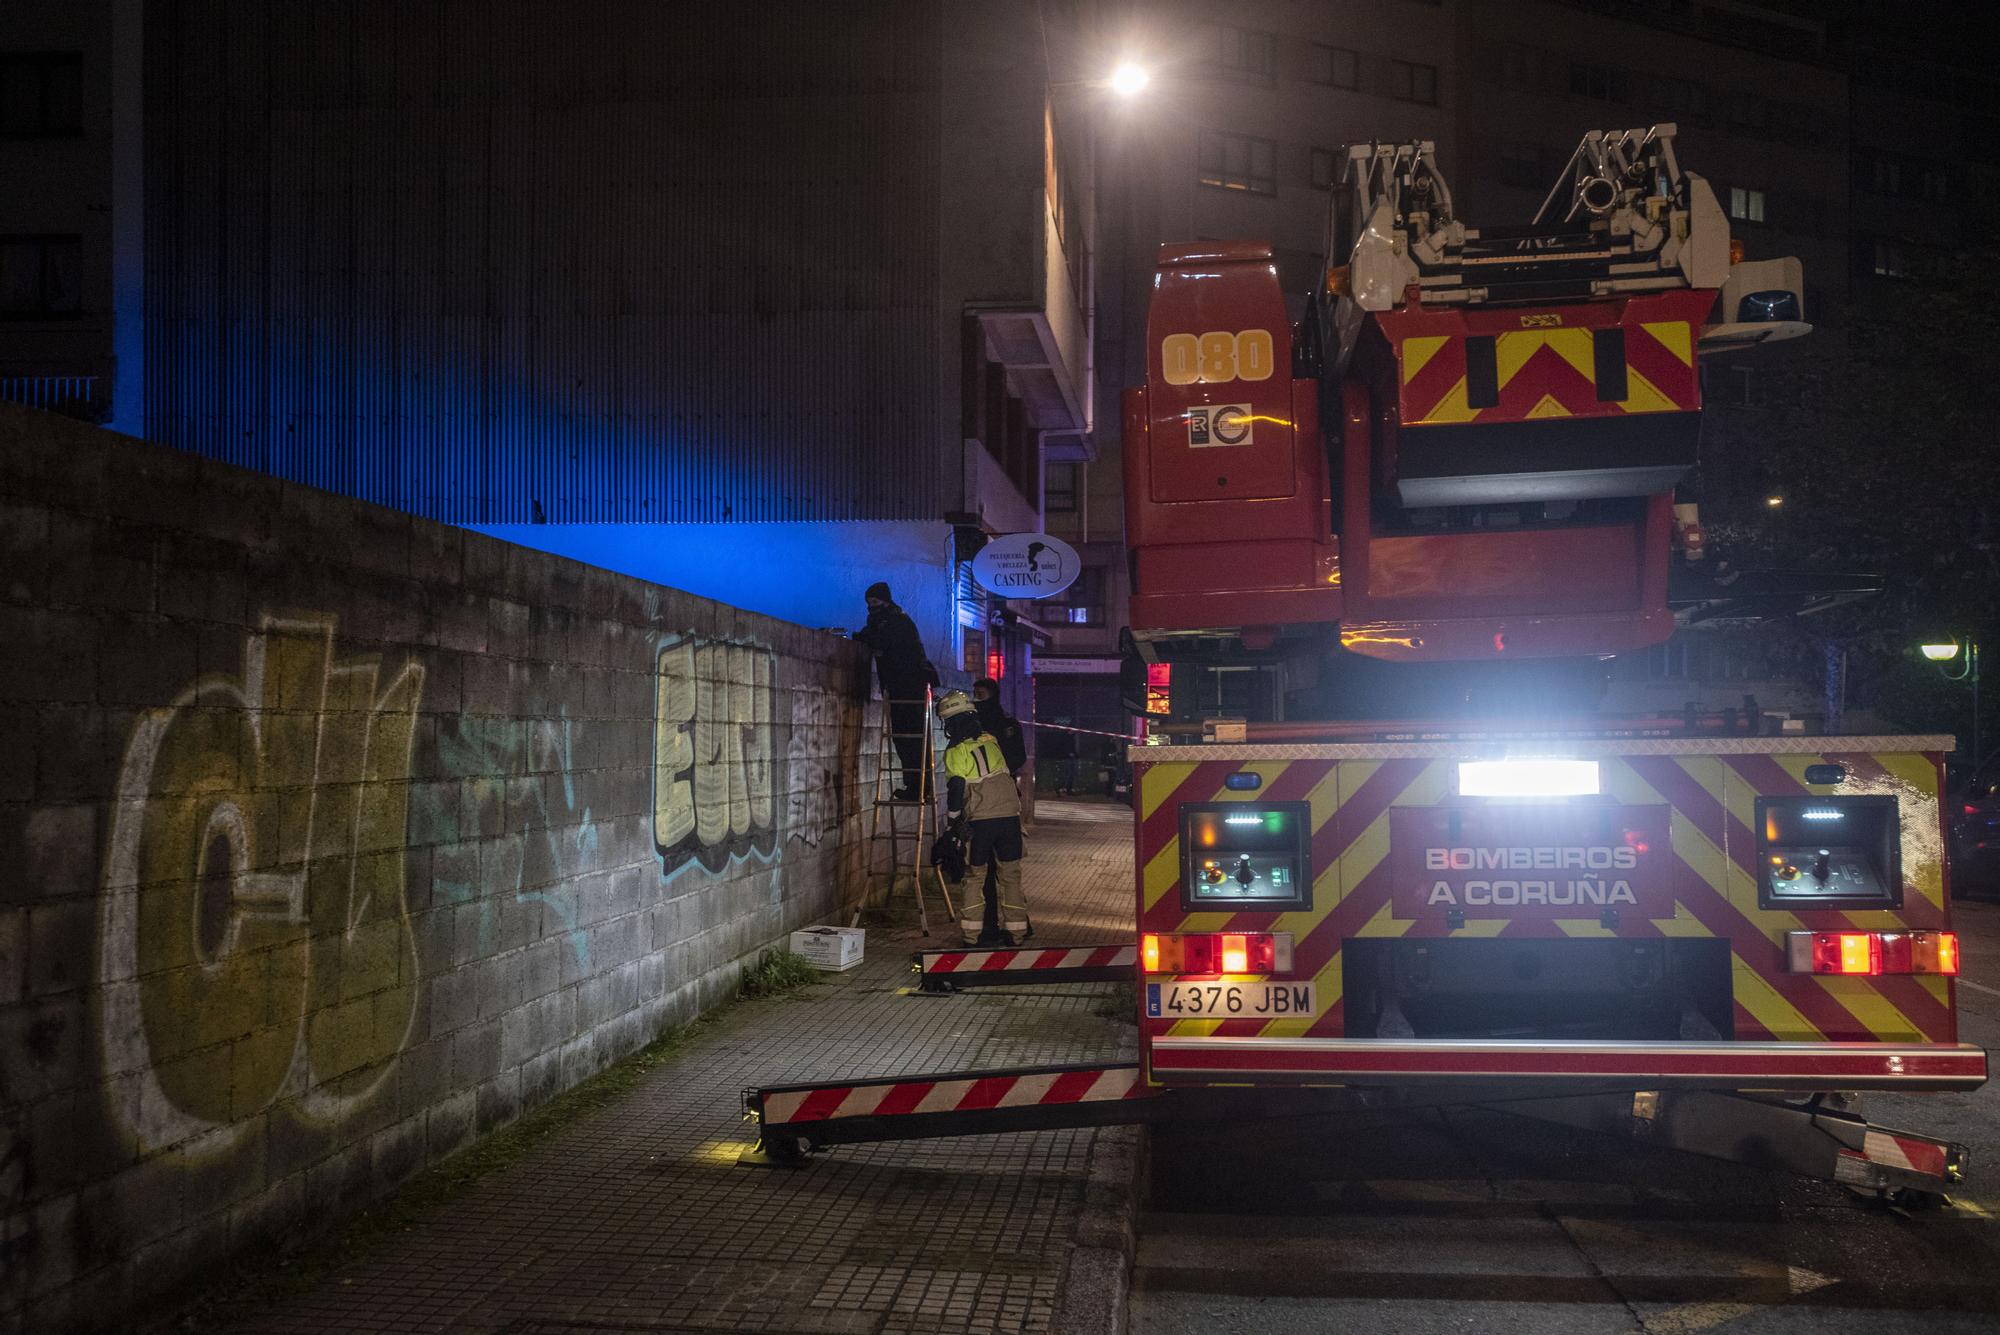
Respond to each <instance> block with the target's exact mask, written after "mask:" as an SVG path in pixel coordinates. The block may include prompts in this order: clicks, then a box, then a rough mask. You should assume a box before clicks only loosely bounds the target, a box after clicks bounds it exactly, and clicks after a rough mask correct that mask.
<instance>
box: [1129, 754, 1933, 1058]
mask: <svg viewBox="0 0 2000 1335" xmlns="http://www.w3.org/2000/svg"><path fill="white" fill-rule="evenodd" d="M1870 740H1874V741H1886V740H1887V739H1870ZM1821 744H1822V745H1824V746H1825V747H1826V748H1827V749H1826V750H1825V751H1815V750H1809V749H1807V747H1806V746H1803V745H1799V744H1797V742H1796V740H1793V741H1791V742H1789V743H1788V744H1787V745H1786V746H1785V747H1775V746H1763V747H1758V746H1755V745H1746V746H1724V745H1717V744H1714V743H1709V744H1706V745H1705V744H1704V743H1702V742H1700V741H1697V740H1692V739H1688V740H1682V739H1674V740H1659V741H1635V742H1622V743H1616V744H1606V745H1604V746H1603V747H1602V748H1601V749H1600V751H1599V752H1598V753H1597V754H1599V755H1601V756H1602V774H1603V786H1604V792H1603V796H1602V798H1601V799H1600V800H1602V801H1604V802H1606V803H1617V804H1622V805H1623V806H1624V807H1625V808H1626V809H1630V810H1637V809H1664V813H1665V819H1666V822H1667V826H1668V829H1669V835H1668V841H1669V843H1670V845H1671V848H1670V857H1669V858H1668V859H1667V860H1666V861H1665V871H1664V877H1665V884H1664V886H1663V890H1664V897H1663V898H1661V899H1658V900H1656V901H1647V902H1648V904H1649V905H1650V907H1649V908H1648V910H1647V911H1646V912H1645V913H1640V912H1636V911H1627V912H1625V913H1624V914H1623V915H1621V916H1618V917H1617V918H1616V920H1615V925H1607V924H1608V923H1611V922H1612V920H1611V919H1608V918H1606V917H1604V916H1602V915H1598V914H1595V913H1590V914H1588V915H1586V914H1585V913H1579V912H1577V911H1575V910H1570V911H1568V912H1564V911H1563V910H1561V909H1557V908H1552V907H1541V908H1535V909H1523V910H1521V911H1518V912H1512V913H1511V914H1510V915H1509V916H1494V917H1485V918H1481V917H1477V916H1470V915H1468V916H1467V917H1466V918H1465V919H1464V921H1463V922H1461V923H1459V924H1457V925H1456V926H1448V925H1447V924H1446V923H1445V922H1443V921H1442V920H1441V919H1439V918H1432V917H1404V916H1399V915H1398V905H1397V898H1396V894H1395V890H1396V884H1397V874H1398V872H1397V863H1396V860H1395V859H1394V858H1393V857H1392V848H1391V844H1392V837H1391V827H1392V824H1393V823H1394V822H1393V819H1392V818H1393V817H1394V816H1395V813H1396V812H1398V811H1409V810H1410V809H1412V808H1438V807H1442V808H1446V809H1448V810H1449V809H1465V807H1466V805H1467V800H1466V799H1461V798H1458V797H1457V796H1455V794H1454V790H1453V777H1452V776H1453V774H1454V772H1455V771H1454V763H1455V759H1454V757H1456V756H1457V754H1458V753H1457V752H1456V751H1454V750H1453V748H1452V747H1451V746H1450V745H1449V744H1440V743H1417V744H1408V745H1402V746H1382V747H1375V748H1369V747H1366V746H1360V745H1345V746H1322V747H1312V746H1291V747H1272V746H1262V747H1260V746H1246V747H1241V748H1233V749H1228V750H1225V749H1223V748H1215V747H1204V748H1202V749H1201V750H1200V751H1196V752H1193V753H1192V754H1193V756H1195V757H1199V758H1191V759H1189V760H1185V761H1183V760H1180V759H1179V758H1177V757H1176V758H1175V759H1172V760H1167V759H1161V760H1152V759H1151V757H1150V756H1145V755H1141V756H1139V757H1137V758H1138V759H1139V761H1140V766H1141V770H1140V775H1139V791H1138V801H1137V808H1138V811H1137V832H1138V849H1137V852H1138V909H1139V922H1140V930H1141V931H1142V932H1162V933H1165V932H1216V931H1247V932H1285V933H1290V934H1291V935H1292V937H1293V940H1294V951H1293V959H1294V968H1293V971H1292V974H1291V975H1290V976H1291V977H1292V978H1294V979H1300V980H1304V979H1310V980H1311V981H1312V982H1313V984H1314V991H1315V996H1316V1001H1317V1014H1314V1015H1310V1016H1284V1017H1279V1018H1272V1019H1257V1020H1243V1019H1220V1020H1218V1019H1147V1018H1144V1017H1142V1019H1141V1023H1142V1025H1143V1026H1144V1027H1145V1032H1146V1034H1147V1036H1148V1038H1149V1039H1153V1038H1168V1037H1171V1038H1173V1039H1175V1040H1180V1039H1185V1038H1199V1037H1203V1036H1214V1037H1218V1038H1232V1037H1233V1038H1252V1037H1254V1038H1268V1039H1282V1038H1337V1037H1341V1036H1343V1035H1344V1034H1345V1023H1344V1019H1345V1016H1344V1007H1343V1004H1342V1001H1343V996H1342V994H1343V982H1344V979H1343V967H1342V966H1343V958H1342V948H1343V946H1344V945H1345V944H1346V943H1347V942H1349V941H1354V940H1366V939H1371V938H1385V937H1413V938H1416V937H1427V936H1428V937H1445V936H1450V937H1454V938H1457V939H1464V938H1467V937H1509V938H1524V937H1540V938H1585V937H1614V938H1625V939H1634V940H1640V939H1659V938H1662V937H1700V938H1709V939H1719V940H1725V941H1727V942H1728V946H1729V953H1728V954H1729V971H1730V984H1731V992H1732V995H1733V1008H1734V1033H1733V1035H1729V1037H1732V1038H1734V1039H1735V1040H1738V1041H1754V1040H1763V1041H1770V1040H1780V1041H1786V1042H1819V1043H1826V1042H1885V1043H1918V1044H1922V1043H1933V1044H1948V1043H1953V1042H1955V1041H1956V1037H1957V1033H1956V1023H1955V1018H1954V1011H1953V1004H1952V994H1951V987H1952V982H1951V980H1950V979H1948V978H1944V977H1937V976H1916V975H1902V976H1888V975H1883V976H1872V977H1871V976H1825V975H1817V974H1799V973H1792V972H1789V971H1788V969H1787V966H1786V960H1785V954H1784V941H1785V933H1786V932H1788V931H1797V930H1814V931H1829V930H1841V929H1858V930H1873V931H1886V930H1913V931H1914V930H1936V929H1942V928H1944V927H1946V926H1947V925H1948V920H1947V912H1946V906H1945V900H1944V881H1943V846H1942V833H1941V829H1942V827H1941V824H1940V812H1939V805H1938V795H1939V787H1938V772H1939V770H1938V766H1939V758H1938V756H1937V755H1935V754H1931V753H1924V752H1917V751H1909V750H1888V749H1879V748H1878V749H1871V748H1870V747H1868V746H1867V745H1865V744H1864V745H1863V746H1862V747H1859V748H1856V749H1840V748H1845V747H1853V746H1854V743H1853V742H1852V741H1848V740H1843V741H1840V742H1833V741H1824V742H1822V743H1821ZM1829 763H1834V764H1840V765H1842V766H1843V767H1844V768H1845V770H1846V772H1847V774H1848V776H1849V777H1848V778H1847V780H1846V781H1845V783H1844V784H1843V786H1842V787H1841V788H1840V792H1841V793H1843V794H1881V795H1893V796H1894V797H1895V798H1896V800H1897V803H1898V806H1899V809H1900V813H1901V828H1902V838H1903V846H1902V850H1901V853H1902V877H1903V880H1904V883H1905V893H1904V896H1903V902H1902V905H1901V907H1900V908H1897V909H1895V910H1887V909H1881V910H1844V911H1832V910H1824V909H1815V910H1799V911H1788V910H1785V909H1766V908H1760V907H1759V903H1758V885H1759V877H1758V869H1757V868H1756V867H1755V865H1754V863H1755V856H1756V854H1755V849H1756V839H1755V830H1754V825H1755V821H1756V809H1757V799H1758V798H1759V797H1782V796H1793V795H1811V794H1815V793H1817V794H1824V793H1826V792H1828V791H1829V790H1828V789H1826V788H1815V787H1814V786H1812V785H1810V784H1808V783H1806V781H1805V771H1806V769H1807V768H1808V767H1809V766H1813V765H1821V764H1829ZM1244 771H1252V772H1255V773H1256V774H1257V775H1258V777H1259V786H1258V787H1257V788H1255V789H1251V790H1239V789H1236V788H1232V787H1229V786H1227V783H1226V781H1227V780H1228V779H1229V776H1230V775H1232V774H1235V773H1239V772H1244ZM1233 801H1248V802H1274V801H1293V802H1301V801H1302V802H1305V803H1306V804H1307V809H1308V811H1309V813H1310V817H1309V819H1310V824H1311V831H1310V845H1309V847H1310V867H1311V874H1312V880H1313V884H1312V896H1311V906H1310V907H1309V908H1305V909H1290V910H1284V911H1275V910H1274V911H1261V912H1251V911H1245V912H1234V913H1221V912H1204V911H1190V910H1187V909H1185V908H1184V907H1183V895H1182V886H1181V880H1180V878H1181V861H1182V859H1181V850H1180V844H1179V823H1178V812H1179V809H1180V807H1181V806H1182V805H1183V804H1187V803H1223V802H1233Z"/></svg>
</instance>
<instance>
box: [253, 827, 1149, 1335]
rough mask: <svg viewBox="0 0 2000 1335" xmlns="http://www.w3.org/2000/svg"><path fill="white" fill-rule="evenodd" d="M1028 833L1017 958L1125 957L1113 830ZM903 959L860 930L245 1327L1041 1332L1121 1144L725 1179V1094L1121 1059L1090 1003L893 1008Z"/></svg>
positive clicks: (1087, 991) (512, 1333)
mask: <svg viewBox="0 0 2000 1335" xmlns="http://www.w3.org/2000/svg"><path fill="white" fill-rule="evenodd" d="M1036 814H1037V818H1038V819H1037V822H1036V827H1035V829H1034V830H1033V831H1032V833H1031V834H1030V838H1029V844H1028V866H1027V867H1026V869H1025V876H1024V882H1025V887H1026V890H1027V893H1028V895H1029V901H1030V904H1031V906H1032V908H1033V911H1034V914H1035V925H1036V935H1037V938H1038V940H1039V941H1044V942H1048V943H1052V944H1053V943H1067V942H1076V943H1090V942H1100V941H1118V940H1129V939H1131V935H1132V931H1133V928H1132V900H1131V896H1132V889H1131V886H1132V870H1131V867H1132V863H1131V859H1132V853H1131V820H1132V817H1131V813H1130V811H1129V810H1128V809H1126V808H1124V807H1121V806H1099V805H1094V804H1088V803H1075V802H1044V803H1042V804H1041V806H1040V809H1039V810H1038V811H1037V813H1036ZM941 939H943V938H940V937H933V938H932V939H931V943H936V942H938V941H940V940H941ZM923 944H927V943H926V942H925V941H924V939H923V938H922V937H921V936H919V935H918V934H917V933H916V932H914V931H908V932H897V933H890V932H884V931H879V930H877V931H871V932H870V933H869V937H868V943H867V951H868V958H867V960H866V962H865V963H863V964H862V965H861V966H860V967H858V968H856V969H854V970H853V971H851V972H849V973H846V974H835V975H827V976H826V981H824V982H822V983H819V984H816V985H814V986H811V987H809V988H806V989H804V990H803V991H802V992H800V993H797V994H794V995H793V996H791V997H783V998H774V999H770V1000H765V1001H757V1002H749V1003H744V1004H741V1005H738V1006H737V1007H735V1008H734V1009H733V1010H731V1011H730V1012H728V1013H727V1014H726V1015H724V1016H723V1017H721V1018H720V1019H719V1020H718V1021H717V1022H715V1023H714V1024H712V1025H711V1026H708V1027H706V1028H705V1029H704V1030H703V1031H702V1033H701V1035H700V1037H698V1038H697V1039H696V1040H694V1041H693V1042H692V1043H690V1044H689V1045H688V1046H687V1048H686V1049H685V1050H684V1051H682V1052H681V1053H680V1054H678V1055H677V1056H676V1057H675V1058H674V1060H672V1061H671V1062H669V1063H668V1064H666V1065H664V1066H662V1067H661V1068H660V1069H659V1070H658V1071H656V1072H654V1073H653V1074H652V1075H651V1076H649V1077H648V1079H647V1080H646V1082H645V1083H644V1084H643V1085H641V1086H640V1087H639V1088H638V1089H637V1090H636V1091H634V1093H633V1094H632V1095H631V1096H629V1097H628V1098H626V1099H625V1100H623V1101H621V1102H620V1103H618V1104H617V1105H615V1106H613V1107H611V1108H608V1109H605V1110H603V1111H601V1112H598V1113H595V1114H593V1115H591V1116H589V1117H587V1118H584V1119H583V1120H581V1121H579V1122H577V1123H576V1124H574V1125H572V1126H570V1127H568V1128H565V1129H564V1130H563V1131H561V1132H559V1133H557V1134H556V1135H555V1136H554V1137H553V1138H551V1139H550V1141H548V1142H547V1143H546V1144H544V1145H543V1146H541V1147H540V1148H538V1149H537V1150H536V1151H535V1152H534V1153H533V1154H532V1155H531V1156H530V1157H529V1158H528V1159H526V1160H525V1161H524V1162H522V1163H520V1164H518V1165H515V1166H514V1167H512V1168H509V1169H506V1170H504V1171H502V1172H500V1173H498V1174H496V1175H495V1176H494V1177H492V1178H489V1179H486V1180H485V1181H483V1182H481V1183H479V1184H478V1185H476V1186H475V1187H474V1188H472V1189H471V1190H470V1191H468V1192H467V1193H466V1194H465V1195H464V1196H463V1197H461V1198H459V1199H457V1200H455V1201H453V1202H452V1203H451V1204H449V1205H447V1206H445V1207H444V1208H442V1209H441V1210H440V1211H439V1212H438V1213H437V1214H436V1215H435V1216H434V1217H432V1218H431V1219H429V1220H427V1221H426V1222H425V1223H424V1224H423V1225H422V1226H421V1227H420V1228H418V1229H415V1230H412V1231H411V1232H410V1233H409V1234H407V1235H404V1236H402V1237H399V1238H396V1239H394V1240H393V1241H390V1242H388V1243H385V1244H383V1245H382V1246H381V1247H380V1248H378V1249H377V1250H376V1251H375V1252H373V1253H371V1254H370V1255H369V1256H368V1257H366V1258H364V1259H362V1260H361V1261H359V1262H357V1263H355V1264H354V1265H352V1266H350V1267H349V1268H347V1269H345V1270H343V1271H340V1272H336V1273H335V1274H333V1275H331V1276H329V1278H328V1279H327V1281H326V1282H325V1283H324V1284H322V1285H321V1286H320V1287H319V1288H318V1289H316V1290H314V1291H312V1292H310V1293H308V1294H305V1295H303V1296H301V1297H298V1298H296V1299H293V1300H290V1301H288V1302H287V1303H285V1304H284V1305H282V1306H281V1307H278V1308H276V1309H273V1310H270V1311H267V1312H265V1313H263V1314H262V1315H261V1316H260V1317H259V1318H258V1320H257V1321H256V1322H255V1323H254V1325H253V1326H252V1327H250V1328H254V1329H259V1330H270V1331H309V1330H310V1331H318V1330H327V1331H332V1330H337V1331H354V1332H364V1331H397V1332H404V1331H453V1332H459V1331H506V1332H508V1335H579V1333H580V1332H584V1331H595V1332H603V1331H607V1330H609V1331H619V1330H643V1331H650V1332H655V1333H656V1335H658V1333H659V1332H667V1333H669V1335H671V1333H672V1332H684V1331H720V1330H740V1331H769V1332H790V1333H795V1335H848V1333H850V1332H852V1333H854V1335H861V1333H863V1332H865V1333H867V1335H903V1333H904V1332H909V1333H911V1335H914V1333H915V1332H933V1331H965V1332H979V1333H981V1335H1003V1333H1005V1335H1012V1333H1013V1332H1038V1331H1045V1330H1047V1329H1049V1327H1050V1323H1051V1320H1052V1317H1053V1315H1054V1310H1055V1304H1056V1299H1057V1289H1058V1284H1059V1281H1060V1279H1061V1276H1062V1270H1063V1264H1064V1260H1065V1258H1066V1256H1067V1255H1068V1253H1069V1249H1070V1246H1071V1241H1072V1238H1073V1237H1074V1234H1075V1230H1076V1224H1077V1219H1078V1214H1079V1211H1080V1210H1081V1208H1082V1205H1083V1199H1084V1189H1085V1176H1086V1170H1087V1167H1088V1164H1089V1161H1090V1156H1091V1153H1092V1150H1093V1147H1094V1146H1095V1145H1096V1144H1097V1143H1098V1142H1099V1139H1100V1138H1101V1137H1104V1136H1107V1135H1118V1134H1122V1133H1121V1132H1119V1131H1116V1130H1111V1131H1099V1130H1092V1129H1082V1130H1075V1131H1043V1132H1035V1133H1030V1134H1016V1135H1006V1136H970V1137H960V1138H955V1139H944V1140H927V1141H909V1142H900V1143H899V1142H889V1143H886V1144H879V1145H852V1146H839V1147H835V1148H833V1149H831V1150H829V1151H827V1152H825V1153H823V1154H820V1155H815V1156H814V1157H813V1159H812V1161H811V1163H810V1166H808V1167H807V1168H805V1169H803V1170H799V1171H788V1170H784V1169H767V1168H750V1167H740V1166H738V1164H737V1162H736V1158H737V1154H738V1152H739V1151H740V1150H742V1149H743V1148H744V1147H746V1146H747V1145H749V1144H750V1143H751V1142H752V1141H753V1140H754V1139H755V1131H754V1128H753V1127H752V1126H751V1125H750V1124H748V1123H746V1122H744V1121H742V1120H741V1113H740V1094H741V1091H742V1090H743V1089H744V1088H745V1087H748V1086H754V1085H760V1084H780V1083H785V1082H789V1081H802V1080H814V1079H820V1078H838V1077H841V1076H854V1077H868V1076H888V1075H898V1074H904V1073H924V1072H932V1071H948V1070H960V1069H967V1068H973V1067H1003V1066H1022V1065H1032V1064H1039V1063H1048V1062H1070V1061H1093V1060H1106V1061H1110V1060H1117V1059H1120V1058H1123V1059H1128V1060H1129V1059H1130V1058H1131V1056H1132V1055H1133V1053H1134V1051H1135V1039H1134V1030H1133V1029H1132V1027H1131V1026H1130V1024H1129V1023H1127V1022H1121V1020H1120V1019H1118V1018H1113V1017H1112V1015H1110V1014H1109V1013H1108V1012H1110V1011H1111V1010H1112V1009H1113V1008H1112V1007H1111V1006H1110V1005H1109V1004H1108V1002H1109V999H1110V998H1111V997H1112V996H1113V995H1116V994H1115V993H1114V992H1113V990H1112V989H1110V988H1108V987H1107V986H1105V985H1101V984H1099V985H1088V984H1076V985H1068V986H1055V987H1048V986H1044V987H1042V988H1039V989H1034V990H1028V989H1022V990H1019V991H1012V990H1009V991H986V992H977V993H970V994H965V995H959V996H950V997H942V998H939V997H911V996H901V995H897V989H899V988H902V987H904V986H906V985H907V984H908V982H909V981H910V980H911V979H912V977H913V976H912V975H911V974H909V973H908V955H909V952H910V951H911V950H912V949H915V948H917V947H918V946H920V945H923Z"/></svg>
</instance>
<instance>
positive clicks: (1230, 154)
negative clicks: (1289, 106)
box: [1200, 130, 1278, 195]
mask: <svg viewBox="0 0 2000 1335" xmlns="http://www.w3.org/2000/svg"><path fill="white" fill-rule="evenodd" d="M1200 166H1201V183H1202V184H1203V185H1212V186H1218V187H1220V188H1221V189H1224V190H1247V191H1249V192H1250V193H1251V194H1253V195H1275V194H1277V193H1278V145H1277V144H1276V143H1275V142H1274V141H1272V140H1269V139H1257V138H1253V137H1252V136H1250V135H1247V134H1229V133H1226V132H1224V131H1221V130H1203V131H1202V132H1201V164H1200Z"/></svg>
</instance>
